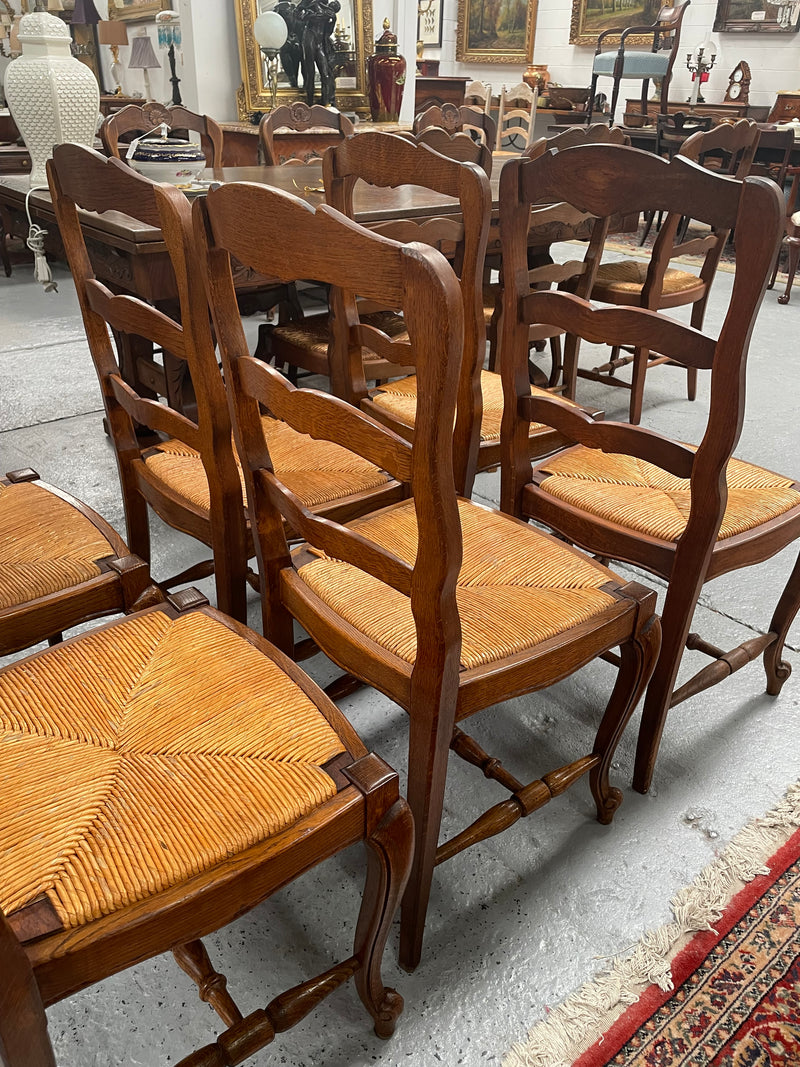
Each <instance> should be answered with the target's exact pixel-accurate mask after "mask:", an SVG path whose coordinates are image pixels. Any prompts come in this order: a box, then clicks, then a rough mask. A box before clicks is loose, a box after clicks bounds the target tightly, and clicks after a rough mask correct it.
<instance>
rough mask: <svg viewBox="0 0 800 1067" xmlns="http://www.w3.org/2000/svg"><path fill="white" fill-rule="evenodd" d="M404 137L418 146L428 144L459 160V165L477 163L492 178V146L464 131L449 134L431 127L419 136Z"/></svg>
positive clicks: (436, 127)
mask: <svg viewBox="0 0 800 1067" xmlns="http://www.w3.org/2000/svg"><path fill="white" fill-rule="evenodd" d="M403 136H404V137H406V138H407V139H409V140H413V141H415V142H416V143H417V144H426V145H427V146H428V147H429V148H432V149H433V150H434V152H439V153H440V154H441V155H443V156H447V157H448V159H457V160H458V161H459V163H477V165H478V166H479V167H480V168H481V170H483V171H485V172H486V176H487V177H488V178H491V176H492V149H491V146H490V145H487V144H485V143H484V142H482V141H476V140H475V139H474V138H473V137H471V136H470V134H469V133H465V132H464V131H463V130H462V131H461V132H460V133H459V132H456V133H448V131H447V130H443V129H441V127H439V126H429V127H428V128H427V129H425V130H420V132H419V133H418V134H413V133H408V134H403Z"/></svg>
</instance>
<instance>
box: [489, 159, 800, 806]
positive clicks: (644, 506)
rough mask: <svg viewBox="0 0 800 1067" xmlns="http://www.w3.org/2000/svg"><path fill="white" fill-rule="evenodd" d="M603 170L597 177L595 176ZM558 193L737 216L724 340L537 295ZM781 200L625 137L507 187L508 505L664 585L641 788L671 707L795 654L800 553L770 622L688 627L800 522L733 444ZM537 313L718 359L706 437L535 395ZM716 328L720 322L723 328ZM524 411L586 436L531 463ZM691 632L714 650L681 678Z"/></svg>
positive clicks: (605, 335) (706, 216) (600, 206)
mask: <svg viewBox="0 0 800 1067" xmlns="http://www.w3.org/2000/svg"><path fill="white" fill-rule="evenodd" d="M586 174H591V175H592V182H591V184H587V183H586V181H585V175H586ZM548 193H552V194H556V193H557V195H558V196H560V197H563V198H564V199H565V200H566V201H567V202H572V203H576V204H579V205H580V207H581V209H582V210H588V211H591V212H593V213H595V214H596V215H598V216H599V217H603V216H606V215H608V214H611V213H613V212H615V211H620V210H628V211H630V210H635V211H642V210H654V211H659V210H663V211H666V212H668V213H669V214H670V216H671V217H679V216H680V215H682V214H683V213H684V212H690V213H691V214H692V216H693V217H694V218H696V219H700V220H702V221H703V222H705V223H706V224H707V225H709V226H711V227H713V228H714V229H715V230H717V231H718V232H720V233H725V232H727V231H728V230H730V229H732V228H733V227H734V225H735V227H736V236H737V241H736V246H737V266H738V269H737V271H736V275H735V278H734V283H733V291H732V293H731V296H730V299H729V302H728V304H727V308H726V314H725V319H724V323H723V324H722V328H721V330H720V332H719V335H718V339H716V340H715V338H714V336H712V335H710V334H708V333H704V332H702V331H701V330H700V329H699V328H698V327H693V326H689V325H685V324H683V323H681V322H678V321H677V320H674V319H672V318H669V317H667V316H666V315H664V314H662V313H657V312H655V311H653V310H651V309H650V308H646V307H639V306H630V307H622V308H614V307H608V306H606V305H600V306H594V304H592V303H589V302H587V301H585V300H582V299H580V298H578V297H577V296H574V295H572V294H568V293H559V292H547V293H536V292H534V293H532V292H530V290H529V287H528V285H527V279H526V271H525V268H526V262H525V243H524V240H523V234H524V232H525V226H526V224H527V216H528V213H529V211H530V206H531V203H532V202H535V201H536V200H538V199H539V198H541V197H542V196H545V195H547V194H548ZM782 210H783V200H782V197H781V195H780V193H779V191H778V189H777V188H776V186H775V185H774V184H773V183H772V182H770V181H769V180H767V179H764V178H747V179H745V180H744V181H743V182H739V181H732V180H731V179H730V178H727V177H721V176H719V175H715V174H713V173H709V172H708V171H706V170H703V169H702V168H700V167H699V166H698V165H697V164H695V163H693V162H690V161H689V160H687V159H684V158H682V157H681V156H675V157H674V158H673V159H672V160H671V161H670V162H666V161H665V160H662V159H658V158H657V157H656V156H653V155H650V154H649V153H645V152H635V151H631V150H627V151H623V149H621V148H617V147H615V146H590V147H587V148H573V149H568V150H567V151H565V152H559V153H547V154H546V155H544V156H541V157H540V158H539V159H536V160H530V161H520V162H511V163H509V164H507V165H506V168H504V170H503V174H502V177H501V185H500V228H501V235H502V241H503V270H504V276H505V278H506V293H505V295H506V303H505V309H504V320H503V324H504V341H503V343H504V364H503V367H504V378H503V385H504V388H505V396H506V409H505V416H504V423H503V441H504V446H505V447H504V453H503V465H502V507H503V510H504V511H506V512H507V513H509V514H513V515H515V516H518V517H520V518H527V519H532V520H535V521H536V522H537V523H543V524H545V525H546V526H549V527H550V528H551V529H553V530H555V531H556V532H557V533H559V534H560V535H561V536H563V537H565V538H567V539H568V540H569V541H571V542H573V543H575V544H578V545H580V546H581V547H583V548H585V549H588V550H589V551H591V552H594V553H598V554H599V555H600V556H601V557H603V558H606V559H611V560H622V561H625V562H627V563H632V564H635V565H637V566H640V567H643V568H644V569H645V570H647V571H649V572H651V573H652V574H655V575H658V576H659V577H661V578H662V579H664V580H665V581H666V582H667V583H668V588H667V593H666V601H665V603H664V608H663V613H662V627H663V643H662V647H661V654H660V656H659V660H658V666H657V667H656V670H655V673H654V675H653V678H652V680H651V682H650V685H649V688H648V691H647V696H646V699H645V703H644V713H643V718H642V726H641V730H640V733H639V742H638V748H637V755H636V767H635V772H634V786H635V788H636V789H638V790H640V791H642V792H646V791H647V789H648V787H649V785H650V781H651V777H652V773H653V766H654V762H655V759H656V753H657V751H658V745H659V740H660V738H661V733H662V729H663V726H664V721H665V719H666V717H667V712H668V711H669V709H670V708H671V707H674V706H675V705H676V704H679V703H681V701H683V700H685V699H686V698H687V697H689V696H693V695H694V694H696V693H700V692H702V691H703V690H705V689H706V688H708V687H709V686H711V685H713V684H715V683H716V682H718V681H720V680H721V679H722V678H724V677H727V676H728V675H729V674H731V673H732V672H733V671H736V670H738V669H739V668H740V667H741V666H743V665H744V664H745V663H747V662H749V661H750V660H752V659H754V658H755V657H757V656H759V655H760V654H761V653H763V654H764V667H765V670H766V674H767V692H769V693H771V694H774V695H777V693H778V692H779V691H780V688H781V686H782V685H783V683H784V681H785V680H786V678H787V677H788V675H789V672H790V667H789V665H788V664H787V663H785V662H783V661H782V659H781V655H782V650H783V644H784V640H785V638H786V633H787V630H788V628H789V626H790V624H791V622H792V620H793V618H794V617H795V615H796V613H797V609H798V603H800V562H798V563H797V564H796V565H795V567H794V570H793V572H792V574H791V577H790V578H789V581H788V583H787V585H786V588H785V590H784V592H783V594H782V596H781V599H780V601H779V603H778V606H777V608H776V610H775V614H774V615H773V618H772V621H771V622H770V624H769V627H768V632H767V633H766V634H764V635H759V636H757V637H754V638H752V639H750V640H746V641H745V642H744V643H743V644H742V645H740V646H739V647H738V648H737V649H734V650H732V651H731V652H723V651H722V650H721V649H719V648H715V647H713V646H711V645H710V644H709V643H708V642H707V641H705V640H703V638H702V637H700V636H699V635H697V634H690V632H689V631H690V627H691V622H692V615H693V612H694V609H695V606H696V604H697V600H698V597H699V595H700V591H701V589H702V587H703V585H704V583H705V582H708V581H710V580H711V579H713V578H715V577H717V576H718V575H721V574H724V573H726V572H727V571H733V570H737V569H739V568H741V567H746V566H750V565H752V564H755V563H758V562H761V561H763V560H766V559H768V558H770V557H771V556H772V555H774V554H775V553H776V552H778V551H779V550H780V549H782V548H784V547H786V546H787V545H788V544H790V543H791V542H792V541H794V540H796V539H797V538H798V536H800V488H799V487H798V483H797V482H796V481H794V480H793V479H792V478H784V477H782V476H780V475H777V474H773V473H772V472H770V471H767V470H763V469H761V468H759V467H755V466H753V465H751V464H749V463H745V462H743V461H742V460H739V459H735V458H733V451H734V449H735V447H736V444H737V441H738V439H739V434H740V432H741V428H742V423H743V420H744V410H745V367H746V360H747V351H748V346H749V343H750V335H751V331H752V328H753V323H754V321H755V318H756V315H757V313H758V309H759V307H760V304H761V300H762V297H763V293H764V287H765V283H766V279H767V277H768V275H769V271H770V270H771V268H772V259H773V256H774V254H775V252H774V249H775V246H776V243H777V240H778V237H779V235H780V230H781V225H782ZM530 322H536V323H541V322H545V323H551V324H554V325H558V326H560V327H561V328H562V329H565V330H568V331H569V332H574V333H577V334H579V335H580V336H582V337H584V338H585V339H587V340H589V341H592V342H602V343H605V344H619V345H622V344H632V345H634V346H636V347H638V348H645V349H647V348H653V347H655V346H656V345H658V347H659V351H661V352H664V353H665V354H667V355H669V356H670V357H671V358H673V359H674V360H675V361H676V362H677V363H682V364H683V365H684V366H687V365H688V366H693V367H697V368H699V369H702V370H710V371H711V401H710V408H709V414H708V421H707V424H706V429H705V432H704V435H703V438H702V441H701V442H700V443H699V445H697V446H695V445H692V444H684V443H682V442H679V441H674V440H671V439H670V438H668V437H664V436H661V435H660V434H657V433H654V432H653V431H650V430H644V429H640V428H639V427H636V426H632V425H629V424H628V423H618V422H603V423H594V424H592V423H590V422H589V421H588V420H587V419H586V418H585V417H584V416H583V415H582V414H581V413H580V412H575V411H574V409H570V408H568V407H566V406H565V405H564V404H563V403H562V402H561V401H560V400H559V399H556V398H547V399H541V400H540V399H538V398H534V399H528V398H527V396H526V395H525V383H526V381H527V375H526V373H525V358H524V357H525V352H526V345H527V331H528V324H529V323H530ZM715 333H716V331H715ZM528 419H536V420H537V421H538V420H545V421H547V422H549V423H550V424H551V425H552V426H554V427H556V428H558V429H560V430H562V431H563V432H564V434H565V436H568V437H570V438H572V440H573V441H574V442H576V444H575V445H574V446H573V447H571V448H569V449H567V450H566V451H564V452H561V453H560V454H559V455H558V456H557V457H554V458H553V459H552V460H546V461H544V462H542V463H540V464H537V465H536V466H535V467H534V468H533V470H532V469H531V464H530V462H529V460H528V459H527V457H526V455H525V433H526V429H527V421H528ZM684 645H686V646H687V647H689V648H692V649H697V650H700V651H702V652H704V653H706V654H708V655H710V656H711V657H712V658H713V660H714V662H713V663H711V664H709V665H707V666H706V667H704V668H703V669H702V670H701V671H700V672H699V673H698V674H696V675H695V676H694V677H693V678H692V679H691V680H690V681H688V682H686V684H684V685H682V686H681V687H680V688H678V689H675V680H676V676H677V672H678V667H679V665H680V662H681V657H682V653H683V648H684Z"/></svg>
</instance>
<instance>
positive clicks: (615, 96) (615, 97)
mask: <svg viewBox="0 0 800 1067" xmlns="http://www.w3.org/2000/svg"><path fill="white" fill-rule="evenodd" d="M620 84H621V79H620V78H618V77H616V76H615V77H614V89H613V91H612V93H611V111H610V112H609V116H608V125H609V126H613V125H614V116H615V115H616V113H617V100H618V99H619V87H620Z"/></svg>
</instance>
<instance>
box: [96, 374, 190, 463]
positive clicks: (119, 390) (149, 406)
mask: <svg viewBox="0 0 800 1067" xmlns="http://www.w3.org/2000/svg"><path fill="white" fill-rule="evenodd" d="M107 385H108V388H109V389H110V391H111V392H112V394H113V396H114V399H115V400H116V401H117V403H118V404H119V406H120V407H121V408H122V409H123V410H124V411H125V412H126V414H128V415H129V416H130V418H131V419H132V420H133V421H134V422H135V423H139V425H141V426H147V427H148V428H149V429H150V430H152V431H153V432H154V433H163V434H166V435H167V437H174V438H176V439H177V440H178V441H182V442H183V444H185V445H188V446H189V448H194V449H196V450H197V451H198V452H199V451H200V450H201V448H202V445H203V441H202V438H201V435H200V431H199V429H198V426H197V423H194V422H192V421H191V419H187V418H186V416H185V415H181V413H180V412H179V411H173V410H172V408H168V407H167V406H166V405H165V404H160V403H159V402H158V401H157V400H150V399H149V397H141V396H139V394H138V393H136V392H135V391H134V390H133V389H131V387H130V386H129V385H128V383H127V382H125V381H123V380H122V378H120V377H119V375H117V374H112V375H109V378H108V383H107Z"/></svg>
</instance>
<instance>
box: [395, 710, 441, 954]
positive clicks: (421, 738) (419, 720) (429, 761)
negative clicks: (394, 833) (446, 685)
mask: <svg viewBox="0 0 800 1067" xmlns="http://www.w3.org/2000/svg"><path fill="white" fill-rule="evenodd" d="M440 694H441V689H440V690H439V692H438V693H437V694H435V696H433V698H432V699H425V700H424V702H423V701H422V700H419V701H415V700H414V699H413V697H412V701H411V710H410V712H409V747H408V786H407V795H408V803H409V804H410V806H411V812H412V814H413V816H414V862H413V864H412V866H411V875H410V877H409V880H408V885H407V887H406V891H405V894H404V896H403V903H402V907H401V912H400V966H401V967H403V968H404V969H405V970H408V971H413V970H414V968H415V967H416V966H417V964H418V963H419V961H420V957H421V955H422V937H423V933H424V931H425V916H426V914H427V911H428V898H429V897H430V891H431V882H432V880H433V869H434V867H435V866H436V846H437V844H438V842H439V827H440V825H441V821H442V807H443V805H444V788H445V781H446V778H447V759H448V754H449V752H450V741H451V740H452V736H453V727H454V722H455V698H452V699H447V698H445V699H443V698H442V697H441V695H440ZM426 696H427V694H426ZM437 697H438V698H439V699H437ZM440 704H452V705H453V707H452V708H447V711H446V712H445V713H442V711H441V709H440V707H439V705H440ZM417 708H419V711H418V710H417ZM431 709H433V710H431Z"/></svg>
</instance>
